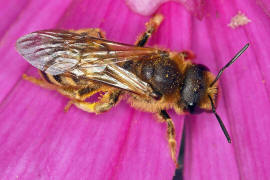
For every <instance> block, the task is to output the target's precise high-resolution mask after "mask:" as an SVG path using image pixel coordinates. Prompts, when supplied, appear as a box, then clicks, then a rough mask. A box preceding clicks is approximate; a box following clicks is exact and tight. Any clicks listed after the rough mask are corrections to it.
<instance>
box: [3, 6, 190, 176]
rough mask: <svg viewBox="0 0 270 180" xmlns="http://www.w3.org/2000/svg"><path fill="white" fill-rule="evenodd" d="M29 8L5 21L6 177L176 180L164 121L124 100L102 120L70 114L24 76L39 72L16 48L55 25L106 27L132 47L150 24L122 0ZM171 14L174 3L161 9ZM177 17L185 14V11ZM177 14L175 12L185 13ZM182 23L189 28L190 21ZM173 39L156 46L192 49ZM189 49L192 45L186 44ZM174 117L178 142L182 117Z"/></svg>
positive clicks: (75, 112) (59, 98)
mask: <svg viewBox="0 0 270 180" xmlns="http://www.w3.org/2000/svg"><path fill="white" fill-rule="evenodd" d="M27 3H28V4H27V5H25V6H24V8H21V12H20V13H19V14H20V15H19V16H15V15H13V17H14V18H13V19H11V22H9V23H5V24H9V25H6V27H8V28H9V29H8V30H5V32H6V34H5V35H4V36H1V37H2V39H1V42H5V43H2V44H1V45H2V47H1V49H0V53H1V54H2V55H3V56H2V66H1V67H0V70H1V76H0V79H1V80H0V81H1V82H2V83H1V84H0V86H1V87H0V88H1V95H0V100H1V101H0V102H1V104H0V119H1V121H0V175H1V178H2V179H15V178H17V179H78V178H80V179H171V178H172V176H173V174H174V170H175V166H174V164H173V162H172V160H171V157H170V154H169V147H168V142H167V139H166V125H165V124H161V123H157V122H156V121H155V119H154V117H153V116H152V115H151V114H150V113H142V112H139V111H137V110H134V109H132V108H130V107H129V105H127V104H126V103H124V102H121V103H120V104H119V105H118V106H117V107H115V108H113V109H112V110H111V111H109V112H107V113H104V114H101V115H93V114H89V113H86V112H83V111H81V110H78V109H76V108H74V107H73V108H71V110H70V111H69V112H68V113H64V112H63V108H64V106H65V105H66V103H67V99H66V98H64V97H62V96H61V95H59V94H57V93H56V92H53V91H49V90H46V89H42V88H40V87H37V86H35V85H33V84H31V83H29V82H26V81H24V80H22V79H21V75H22V73H26V74H30V75H36V72H35V71H36V70H35V69H34V68H33V67H31V66H30V65H29V64H27V63H26V61H24V60H23V58H22V57H20V56H19V55H18V53H16V52H15V48H14V44H15V41H16V39H17V38H18V37H19V36H21V35H22V34H26V33H29V32H31V31H35V30H38V29H45V28H46V29H47V28H53V27H57V28H68V29H71V28H72V29H78V28H86V27H101V28H102V29H104V30H105V31H106V32H107V37H108V39H111V40H116V41H120V42H125V43H131V44H132V43H133V42H134V41H135V40H136V37H137V36H138V34H139V33H141V32H143V31H144V23H145V22H146V21H147V20H148V19H149V18H146V17H141V16H138V15H136V14H134V13H133V12H132V11H130V10H129V9H128V8H127V7H126V5H125V3H123V2H121V1H102V2H101V1H96V2H93V1H73V2H71V1H70V2H69V1H65V2H63V1H61V3H60V2H59V3H58V4H57V3H55V2H54V3H47V4H46V5H44V3H42V1H28V2H27ZM10 7H12V6H10ZM179 7H180V6H178V8H179ZM14 8H15V7H14ZM119 9H121V11H119ZM167 9H174V4H170V5H169V6H167V7H164V9H161V11H163V12H166V11H167ZM0 12H3V11H0ZM56 12H57V13H56ZM178 13H180V14H181V15H183V17H186V16H187V13H186V12H183V11H179V12H178ZM178 13H176V15H180V14H178ZM165 15H166V14H165ZM166 16H167V15H166ZM15 17H16V18H15ZM169 20H170V17H169V16H168V20H166V21H165V22H164V24H165V25H166V26H167V25H168V26H169V27H172V26H173V25H172V24H171V22H170V21H169ZM182 22H184V23H185V24H187V25H188V26H187V27H189V24H188V23H189V22H188V21H185V20H182ZM165 25H163V26H162V27H163V28H164V29H165ZM164 29H163V30H162V29H160V30H159V32H157V34H156V37H161V34H163V31H164ZM187 29H188V28H187ZM165 30H166V31H167V33H168V34H172V33H174V31H175V29H174V28H169V29H165ZM184 30H185V29H183V31H184ZM170 32H171V33H170ZM167 33H166V34H167ZM159 34H160V35H159ZM170 36H171V35H170ZM170 36H168V37H166V36H165V37H161V38H160V39H159V38H154V39H152V40H151V42H150V43H151V44H161V45H164V46H165V47H167V48H172V49H178V50H179V49H181V47H180V46H179V44H188V43H185V41H186V40H187V38H186V37H183V38H182V37H178V38H176V39H174V40H168V38H171V37H170ZM185 48H189V47H188V45H186V46H185ZM171 114H172V118H173V119H174V121H175V125H176V133H177V142H178V144H180V137H181V131H182V127H183V121H182V119H183V116H182V117H181V116H176V115H175V114H174V113H171Z"/></svg>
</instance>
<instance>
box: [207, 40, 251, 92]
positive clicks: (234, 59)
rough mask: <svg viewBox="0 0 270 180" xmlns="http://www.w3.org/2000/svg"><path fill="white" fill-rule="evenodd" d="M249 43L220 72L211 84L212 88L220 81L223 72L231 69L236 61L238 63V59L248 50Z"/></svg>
mask: <svg viewBox="0 0 270 180" xmlns="http://www.w3.org/2000/svg"><path fill="white" fill-rule="evenodd" d="M248 46H249V43H247V44H246V45H245V46H244V47H243V48H242V49H241V50H240V51H239V52H238V53H237V54H236V55H235V56H234V57H233V58H232V59H231V60H230V61H229V62H228V63H227V64H226V65H225V66H224V67H223V68H221V70H220V71H219V73H218V75H217V76H216V79H215V80H214V81H213V82H212V83H211V84H210V87H212V86H213V85H214V84H215V83H216V82H217V80H218V79H219V77H220V76H221V74H222V73H223V71H224V70H225V69H226V68H227V67H229V66H230V65H231V64H232V63H234V61H236V59H237V58H238V57H239V56H241V54H243V52H244V51H245V50H246V49H247V48H248Z"/></svg>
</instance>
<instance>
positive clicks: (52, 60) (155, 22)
mask: <svg viewBox="0 0 270 180" xmlns="http://www.w3.org/2000/svg"><path fill="white" fill-rule="evenodd" d="M162 20H163V16H162V15H160V14H158V15H155V16H154V17H153V18H151V19H150V21H149V22H148V23H146V31H145V32H144V33H143V34H141V35H140V36H139V38H138V40H137V42H136V43H135V45H127V44H122V43H117V42H112V41H109V40H106V39H105V33H104V32H103V31H102V30H100V29H81V30H78V31H73V30H69V31H66V30H42V31H36V32H33V33H30V34H28V35H25V36H23V37H21V38H20V39H19V40H18V41H17V44H16V48H17V50H18V52H19V53H20V54H21V55H22V56H23V57H24V58H25V59H26V60H27V61H28V62H29V63H30V64H32V65H33V66H35V67H36V68H38V69H39V72H40V76H41V79H36V78H34V77H30V76H27V75H24V76H23V77H24V78H25V79H27V80H29V81H31V82H33V83H35V84H38V85H40V86H42V87H46V88H49V89H53V90H56V91H58V92H59V93H61V94H62V95H64V96H67V97H68V98H69V99H70V101H69V103H68V104H67V106H66V107H65V109H66V110H67V109H68V108H69V107H70V105H72V104H74V105H75V106H77V107H78V108H79V109H82V110H84V111H87V112H93V113H96V114H99V113H102V112H105V111H108V110H109V109H110V108H112V107H113V106H114V105H116V104H117V103H118V102H119V101H120V99H121V97H125V98H126V99H127V100H128V102H129V103H130V104H131V106H133V107H135V108H137V109H140V110H143V111H148V112H152V113H155V114H157V115H158V117H159V120H161V121H162V122H166V123H167V136H168V141H169V147H170V151H171V157H172V159H173V161H174V163H175V164H176V165H177V160H176V141H175V128H174V124H173V121H172V120H171V118H170V116H169V115H168V113H167V112H166V110H167V109H174V110H175V111H176V112H177V113H178V114H183V113H185V112H190V113H194V112H198V110H207V111H212V112H213V113H214V114H215V116H216V118H217V120H218V121H219V124H220V126H221V128H222V130H223V132H224V134H225V136H226V138H227V140H228V142H231V139H230V136H229V134H228V132H227V130H226V129H225V126H224V124H223V123H222V121H221V119H220V117H219V116H218V114H217V113H216V109H215V102H216V95H217V88H218V84H217V80H218V79H219V77H220V75H221V74H222V72H223V71H224V69H225V68H227V67H228V66H229V65H231V64H232V63H233V62H234V61H235V60H236V59H237V58H238V57H239V56H240V55H241V54H242V53H243V52H244V51H245V50H246V49H247V47H248V44H247V45H246V46H245V47H244V48H243V49H242V50H240V51H239V52H238V53H237V54H236V55H235V57H234V58H233V59H232V60H230V61H229V62H228V64H227V65H225V66H224V67H223V68H222V69H221V70H220V72H219V73H218V75H217V76H216V77H215V76H214V75H213V74H212V73H211V72H210V71H209V70H208V69H207V68H206V67H205V66H203V65H198V64H195V63H192V62H191V60H192V59H193V58H194V55H193V53H192V52H191V51H182V52H170V51H167V50H162V49H156V48H150V47H143V46H144V45H145V44H146V43H147V40H148V39H149V38H150V36H151V35H152V33H153V32H154V31H155V30H156V29H157V28H158V26H159V25H160V23H161V22H162ZM99 92H102V93H103V96H102V97H101V98H100V99H99V101H97V102H88V101H86V99H87V98H89V97H91V96H93V95H94V94H96V93H99Z"/></svg>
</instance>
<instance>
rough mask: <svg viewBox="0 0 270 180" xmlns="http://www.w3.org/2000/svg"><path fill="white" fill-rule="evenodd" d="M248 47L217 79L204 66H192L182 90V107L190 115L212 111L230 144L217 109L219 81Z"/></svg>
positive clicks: (240, 52)
mask: <svg viewBox="0 0 270 180" xmlns="http://www.w3.org/2000/svg"><path fill="white" fill-rule="evenodd" d="M248 46H249V44H246V45H245V46H244V47H243V48H242V49H241V50H240V51H239V52H238V53H237V54H236V55H235V56H234V57H233V58H232V59H231V60H230V61H229V62H228V63H227V64H226V65H225V66H224V67H222V68H221V70H220V71H219V73H218V75H217V76H216V77H215V76H214V75H213V74H212V73H210V72H209V70H208V68H206V67H205V66H203V65H196V64H192V65H190V66H188V67H187V69H186V71H185V74H184V77H185V78H184V80H183V83H182V86H181V88H180V94H181V99H180V106H182V107H183V109H184V110H187V111H189V112H190V113H194V112H200V110H212V112H213V113H214V114H215V116H216V118H217V120H218V122H219V124H220V127H221V128H222V131H223V133H224V135H225V136H226V138H227V140H228V142H229V143H230V142H231V138H230V136H229V133H228V131H227V130H226V128H225V126H224V124H223V122H222V120H221V118H220V116H219V115H218V114H217V112H216V108H215V97H216V95H217V81H218V79H219V78H220V76H221V74H222V73H223V71H224V70H225V69H226V68H228V67H229V66H230V65H231V64H232V63H234V62H235V61H236V59H237V58H238V57H239V56H240V55H241V54H242V53H243V52H244V51H245V50H246V49H247V48H248Z"/></svg>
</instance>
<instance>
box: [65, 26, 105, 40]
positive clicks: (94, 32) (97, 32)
mask: <svg viewBox="0 0 270 180" xmlns="http://www.w3.org/2000/svg"><path fill="white" fill-rule="evenodd" d="M70 31H71V32H75V33H78V34H85V35H88V36H92V37H96V38H102V39H105V35H106V33H105V32H104V31H103V30H101V29H99V28H86V29H79V30H70Z"/></svg>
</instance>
